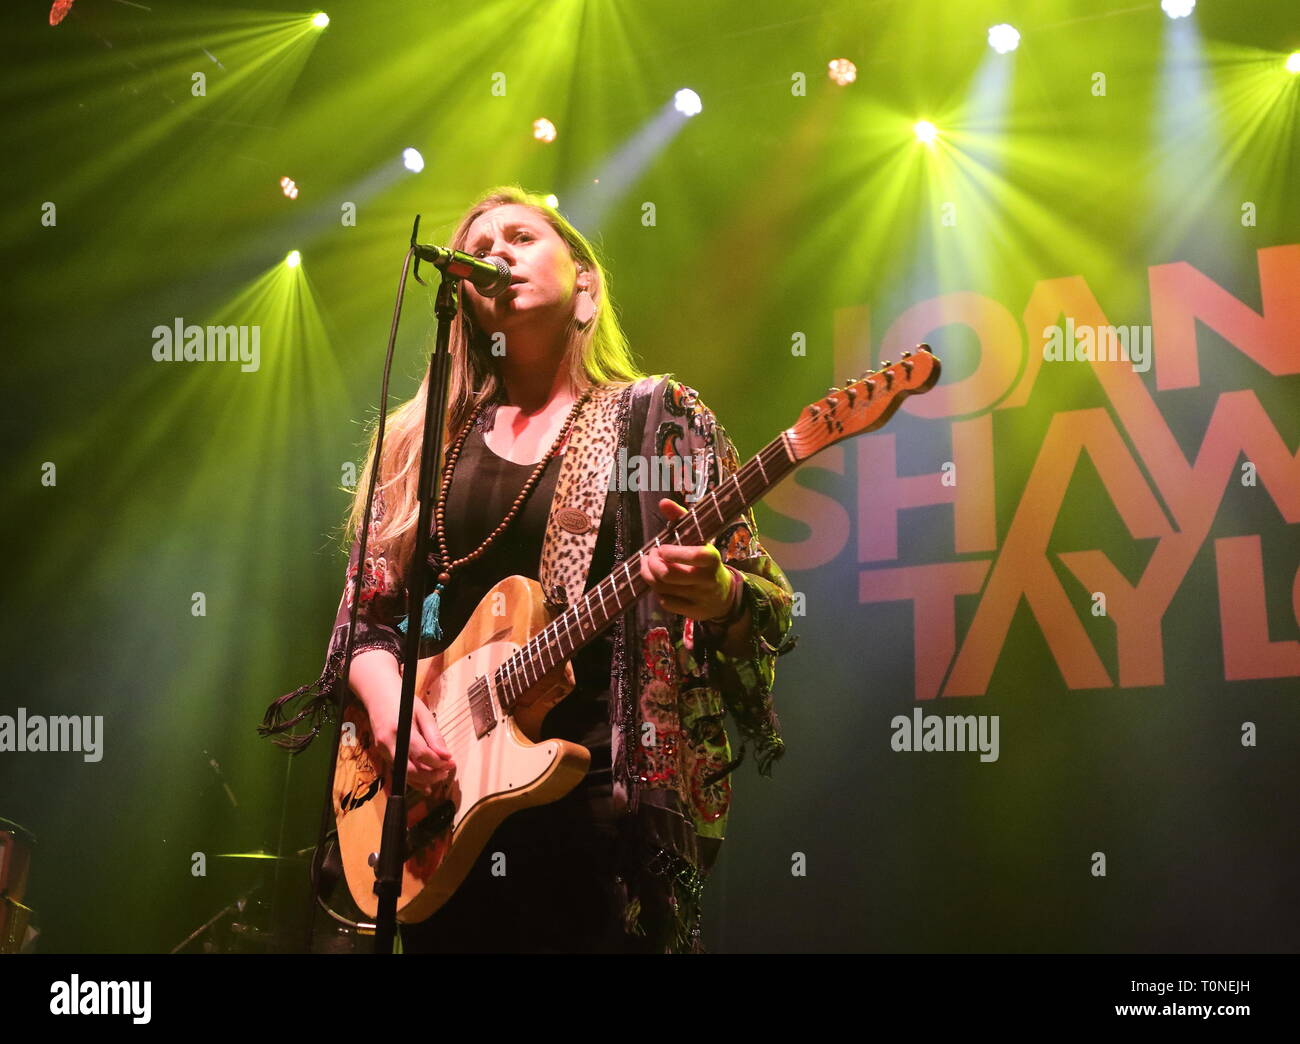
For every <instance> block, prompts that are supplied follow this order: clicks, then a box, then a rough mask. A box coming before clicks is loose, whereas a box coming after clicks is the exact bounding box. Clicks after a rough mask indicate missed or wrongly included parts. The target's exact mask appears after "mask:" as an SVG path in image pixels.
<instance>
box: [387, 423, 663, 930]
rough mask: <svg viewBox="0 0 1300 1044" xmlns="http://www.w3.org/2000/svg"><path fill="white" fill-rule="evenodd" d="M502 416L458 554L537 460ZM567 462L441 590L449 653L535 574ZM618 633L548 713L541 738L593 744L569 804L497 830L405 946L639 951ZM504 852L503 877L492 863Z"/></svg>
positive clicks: (469, 463)
mask: <svg viewBox="0 0 1300 1044" xmlns="http://www.w3.org/2000/svg"><path fill="white" fill-rule="evenodd" d="M492 413H493V411H491V410H485V411H484V416H483V418H482V420H481V422H480V423H479V424H478V425H476V426H475V429H474V430H473V431H471V432H470V433H469V435H468V436H467V437H466V440H465V443H464V445H463V446H462V447H461V454H460V457H459V459H458V460H457V463H456V470H455V474H454V475H453V477H452V481H451V490H450V492H449V495H448V498H447V516H446V517H447V519H448V520H449V521H448V525H447V536H448V551H449V552H450V554H451V555H452V557H453V558H459V557H461V556H462V555H465V554H468V553H469V552H470V551H471V550H473V549H474V548H476V547H478V545H479V544H480V543H481V542H482V541H483V539H484V538H485V537H486V536H487V534H488V533H489V532H491V531H492V530H493V529H494V528H495V527H496V526H497V525H498V524H499V523H500V521H501V519H502V518H504V517H505V515H506V512H507V511H509V509H510V505H511V504H512V503H513V502H514V499H515V497H516V496H517V495H518V493H519V491H520V490H521V489H522V488H523V485H524V482H525V481H526V480H527V479H528V476H529V475H530V474H532V471H533V468H534V466H535V465H525V464H514V463H511V462H510V461H508V460H506V459H504V458H503V457H500V456H498V455H497V454H496V453H494V452H493V451H492V450H491V449H489V448H488V446H487V444H486V442H485V441H484V430H485V429H486V428H487V426H488V424H489V423H490V421H491V417H492ZM562 460H563V457H562V455H561V456H556V457H553V458H552V459H551V460H550V461H549V462H548V463H547V466H546V470H545V471H544V472H543V474H542V477H541V479H540V481H539V482H538V484H537V485H536V486H535V487H534V488H533V491H532V493H531V494H530V495H529V497H528V500H527V502H526V503H525V504H524V507H523V509H522V510H521V511H520V513H519V515H518V516H516V518H515V519H514V520H513V521H512V522H511V523H510V525H509V527H507V529H506V530H505V531H504V532H503V533H501V534H500V535H499V536H498V537H497V538H496V540H495V541H494V542H493V544H492V546H491V547H489V548H488V550H487V551H486V552H485V553H484V554H483V555H482V556H481V557H480V558H478V559H476V560H475V561H473V562H470V563H466V564H465V565H462V566H460V567H458V568H457V569H456V571H455V572H454V573H453V574H452V580H451V582H450V583H449V584H448V586H447V589H446V590H445V591H444V592H443V594H442V596H441V605H440V608H439V623H440V625H441V627H442V632H443V635H444V638H443V639H441V640H439V641H438V642H436V643H433V644H432V645H430V646H429V652H428V653H426V652H423V651H422V653H421V655H422V656H423V655H429V654H431V653H434V652H438V651H440V650H441V649H442V648H444V647H445V646H447V645H449V644H450V642H451V641H452V640H453V639H454V638H455V636H456V635H457V634H459V632H460V630H461V629H462V628H463V627H464V625H465V622H466V621H467V620H468V619H469V617H470V615H471V614H472V613H473V611H474V609H475V607H476V606H477V605H478V604H479V602H480V601H481V600H482V598H483V596H484V595H485V594H486V593H487V592H488V590H489V589H490V588H491V587H492V585H493V584H495V583H497V582H498V581H499V580H501V579H503V578H504V577H507V576H516V575H517V576H526V577H531V578H532V579H534V580H535V579H537V575H538V562H539V560H540V557H541V550H542V539H543V536H544V534H545V531H546V521H547V518H548V516H549V514H550V508H551V499H552V496H553V495H554V492H555V482H556V478H557V476H558V474H559V468H560V465H561V463H562ZM616 504H617V500H616V497H615V496H613V495H611V496H609V497H607V498H606V503H605V511H604V517H603V519H602V521H601V527H600V530H599V533H598V535H597V539H596V547H595V550H594V553H593V556H592V563H591V569H590V572H589V573H588V577H587V586H588V587H590V586H592V585H594V584H595V583H596V582H598V581H599V580H601V579H603V578H604V577H605V576H606V575H607V574H608V573H609V572H610V570H611V569H612V568H613V557H614V529H615V518H614V516H615V511H616ZM611 633H612V629H611V631H606V633H605V634H604V635H602V636H601V637H600V638H598V639H596V640H595V641H593V642H592V643H591V644H590V645H588V646H586V647H585V648H583V649H582V650H580V651H579V652H578V653H577V654H576V655H575V656H574V658H573V660H572V663H573V670H574V676H575V681H576V685H575V688H574V690H573V691H572V692H571V693H569V695H568V696H566V697H565V698H564V699H563V700H562V701H561V702H560V703H559V705H558V706H556V707H554V708H553V709H552V710H551V711H550V713H549V714H548V715H547V717H546V719H545V722H544V723H543V727H542V736H543V738H548V739H549V738H557V737H558V738H560V739H566V740H571V741H573V742H575V743H581V744H582V745H583V746H585V747H587V748H588V749H589V750H590V751H591V755H592V759H591V770H590V771H589V773H588V774H587V776H586V778H585V779H584V780H583V781H582V782H581V783H580V784H578V786H577V787H575V788H574V789H573V790H572V791H570V792H569V793H568V794H567V795H565V796H564V797H563V798H561V799H560V800H559V801H556V802H553V803H552V804H549V805H540V806H537V807H534V808H526V809H522V810H521V811H519V812H516V813H514V814H513V815H511V816H510V817H509V818H507V819H506V820H505V822H504V823H502V824H501V826H500V827H498V828H497V831H496V832H495V833H494V834H493V835H492V838H491V840H490V841H489V842H488V844H487V845H486V846H485V847H484V849H483V852H482V853H481V855H480V857H479V859H478V861H477V862H476V864H475V865H474V868H473V869H472V870H471V871H470V873H469V874H468V876H467V877H466V879H465V881H464V883H462V884H461V886H460V887H459V889H457V891H456V893H455V894H454V895H453V896H452V897H451V899H449V900H448V901H447V903H446V904H445V905H444V906H443V907H442V908H441V909H439V910H438V911H437V912H435V913H434V914H433V916H432V917H430V918H429V919H428V920H426V921H423V922H421V923H420V924H416V925H403V926H402V929H401V933H402V948H403V950H404V951H405V952H407V953H484V952H489V953H503V952H505V953H569V952H574V953H578V952H581V953H589V952H638V951H641V950H644V949H645V940H644V939H643V938H641V937H637V936H631V935H628V934H626V933H625V932H624V930H623V919H622V915H623V907H624V900H625V893H624V890H623V884H622V881H623V880H624V879H625V878H624V874H625V869H626V868H625V861H626V859H627V855H626V853H627V852H629V851H630V850H631V848H630V845H629V836H628V834H629V830H630V827H629V825H628V824H627V823H626V822H625V820H627V819H628V817H626V816H620V815H618V814H617V813H616V812H615V810H614V808H613V802H612V798H611V786H610V784H611V779H610V745H609V729H610V726H609V695H610V694H609V689H610V655H611V650H612V638H611ZM496 853H501V854H503V855H504V859H505V862H504V870H505V872H504V874H499V876H494V874H493V872H492V870H493V867H494V865H495V866H497V867H498V868H500V866H501V863H500V860H499V858H498V857H497V856H496Z"/></svg>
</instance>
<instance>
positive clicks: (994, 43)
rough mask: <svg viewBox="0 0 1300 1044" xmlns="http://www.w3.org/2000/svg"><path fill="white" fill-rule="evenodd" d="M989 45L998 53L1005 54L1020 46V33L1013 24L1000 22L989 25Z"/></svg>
mask: <svg viewBox="0 0 1300 1044" xmlns="http://www.w3.org/2000/svg"><path fill="white" fill-rule="evenodd" d="M989 46H990V47H992V48H993V50H995V51H997V52H998V54H1006V53H1007V52H1008V51H1014V50H1015V49H1016V48H1017V47H1019V46H1020V33H1019V32H1018V31H1017V30H1016V27H1015V26H1014V25H1007V23H1006V22H1001V23H999V24H998V25H991V26H989Z"/></svg>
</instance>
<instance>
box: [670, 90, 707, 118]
mask: <svg viewBox="0 0 1300 1044" xmlns="http://www.w3.org/2000/svg"><path fill="white" fill-rule="evenodd" d="M673 106H674V107H675V108H676V109H677V111H678V112H680V113H681V114H682V115H683V116H694V115H696V114H697V113H698V112H700V110H701V109H703V108H704V106H703V105H702V104H701V103H700V96H699V95H698V94H696V93H695V92H694V91H693V90H691V89H690V88H689V87H683V88H682V89H681V90H680V91H678V92H677V93H676V94H674V95H673Z"/></svg>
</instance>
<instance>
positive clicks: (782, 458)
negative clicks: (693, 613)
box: [496, 432, 798, 707]
mask: <svg viewBox="0 0 1300 1044" xmlns="http://www.w3.org/2000/svg"><path fill="white" fill-rule="evenodd" d="M796 463H798V462H797V461H796V460H795V459H794V457H793V456H792V454H791V453H790V450H789V448H788V446H787V444H786V433H785V432H782V433H781V435H779V436H778V437H777V438H775V439H773V440H772V441H771V442H769V443H768V444H767V445H766V446H764V447H763V449H762V450H760V451H759V453H758V454H757V455H756V456H754V457H753V458H752V459H751V460H750V461H749V462H748V463H746V464H745V465H744V466H743V467H742V468H740V469H739V470H738V471H736V472H735V473H734V474H731V475H728V476H727V477H726V478H725V479H723V480H722V481H721V482H719V483H718V485H717V486H716V487H714V488H713V489H712V490H710V491H709V492H708V493H706V494H704V495H703V496H701V497H700V499H699V500H698V501H696V503H695V504H694V506H693V507H692V508H691V510H690V513H689V514H687V515H685V516H683V517H682V518H680V519H678V520H677V521H676V522H674V523H670V524H669V525H667V526H665V527H664V528H663V529H661V530H660V531H659V532H658V533H657V534H655V536H654V537H653V538H652V539H651V540H650V541H649V542H647V543H646V544H645V545H644V546H643V547H642V548H641V549H640V550H638V551H637V552H636V553H635V554H633V555H630V556H629V557H628V558H626V559H624V561H623V562H621V563H620V564H619V565H618V566H617V567H616V568H615V569H614V571H613V572H612V573H610V575H609V576H607V577H605V579H604V580H602V581H601V582H600V583H598V584H596V585H595V586H594V587H592V588H590V589H589V590H588V591H587V592H586V594H584V595H583V597H582V598H581V599H580V600H579V601H578V602H576V603H575V604H573V605H570V606H569V607H568V608H566V609H565V610H564V611H563V612H561V613H560V614H559V615H557V616H556V617H555V619H553V620H552V621H551V622H550V623H549V624H547V625H546V626H545V627H544V628H542V629H541V630H540V631H538V632H537V634H535V635H533V637H532V638H531V639H530V640H529V641H528V643H527V644H526V645H523V646H521V647H520V648H519V649H516V650H515V652H514V653H512V654H511V655H510V656H509V657H508V658H507V659H505V660H504V661H503V662H502V663H501V664H500V666H499V667H498V668H497V671H496V685H497V691H498V692H499V694H500V696H501V698H502V700H503V702H504V703H505V704H506V706H508V707H513V706H514V704H515V703H516V702H517V701H518V699H519V697H520V696H522V695H523V694H524V693H525V692H527V691H528V690H529V689H530V688H531V687H532V686H533V685H535V684H536V683H537V681H538V679H540V678H541V677H543V676H544V675H545V674H547V673H548V672H549V671H552V670H554V669H555V668H556V667H557V666H559V665H560V664H561V663H563V662H564V661H565V660H567V659H569V658H570V657H571V656H572V655H573V654H574V653H575V652H577V651H578V650H579V649H581V648H582V647H583V646H584V645H586V644H587V643H588V642H590V641H592V640H593V639H594V638H596V637H597V636H599V635H600V633H601V632H602V631H604V630H605V628H607V627H608V626H609V625H610V624H612V623H613V622H614V621H615V620H616V619H618V617H619V616H620V615H621V614H622V613H623V612H625V611H626V610H627V609H629V608H630V607H631V606H632V605H633V604H635V602H636V601H637V599H639V598H640V597H641V596H642V595H643V594H645V593H646V592H647V591H648V590H649V589H650V585H649V584H647V583H646V581H645V580H644V579H643V578H642V576H641V559H642V556H644V555H645V554H647V553H648V552H649V551H650V550H651V549H652V548H655V547H658V546H659V545H660V544H680V545H684V546H687V547H693V546H697V545H700V544H707V543H709V542H710V541H712V540H714V539H715V538H716V537H717V536H718V535H719V534H720V533H721V532H722V531H723V530H724V529H726V527H727V526H728V525H730V524H731V523H732V522H734V521H735V520H736V519H737V518H738V517H739V516H740V514H741V513H742V512H743V511H745V510H747V509H748V508H749V507H751V506H753V505H754V504H756V503H757V502H758V501H760V500H762V499H763V497H764V496H766V494H767V492H768V490H770V489H771V488H772V487H773V486H775V485H776V484H777V483H778V482H780V481H781V479H783V478H784V477H785V476H786V475H787V474H788V473H789V472H790V471H791V469H793V468H794V466H795V464H796Z"/></svg>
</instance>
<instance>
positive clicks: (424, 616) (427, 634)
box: [397, 583, 443, 639]
mask: <svg viewBox="0 0 1300 1044" xmlns="http://www.w3.org/2000/svg"><path fill="white" fill-rule="evenodd" d="M442 587H443V585H442V584H441V583H439V584H438V585H437V586H436V587H435V588H434V589H433V590H432V591H430V592H429V594H428V596H427V597H426V598H425V599H424V612H422V613H421V614H420V637H421V638H426V639H434V638H441V637H442V625H441V624H439V623H438V603H439V602H440V601H441V597H440V596H441V594H442ZM408 619H410V617H409V616H404V617H402V622H401V623H399V624H398V625H397V629H398V630H399V631H401V632H402V633H403V634H405V633H406V622H407V620H408Z"/></svg>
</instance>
